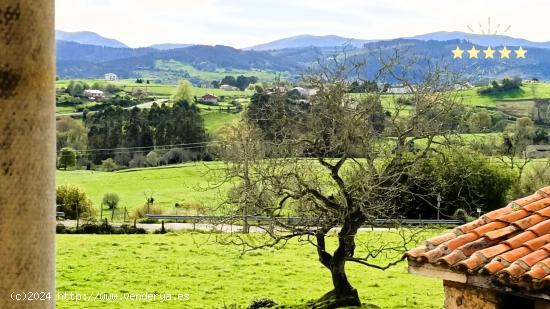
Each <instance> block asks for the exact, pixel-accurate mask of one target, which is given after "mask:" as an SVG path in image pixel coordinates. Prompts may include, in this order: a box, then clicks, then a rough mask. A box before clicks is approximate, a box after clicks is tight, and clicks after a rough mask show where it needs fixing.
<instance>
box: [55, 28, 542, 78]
mask: <svg viewBox="0 0 550 309" xmlns="http://www.w3.org/2000/svg"><path fill="white" fill-rule="evenodd" d="M461 36H464V37H463V38H458V39H455V37H461ZM298 38H301V39H297V41H294V42H292V41H284V40H283V42H282V43H281V42H279V43H276V44H275V43H273V44H271V45H269V46H267V45H262V46H260V47H256V48H260V49H263V48H266V49H267V50H256V49H254V50H251V49H245V50H241V49H236V48H233V47H228V46H222V45H217V46H209V45H192V46H188V47H182V48H177V49H166V50H160V49H158V48H151V47H147V48H137V49H132V48H112V47H104V46H96V45H86V44H79V43H75V42H66V41H58V42H57V72H58V75H59V76H60V77H61V78H74V79H78V78H99V77H102V76H103V74H105V73H107V72H113V73H116V74H117V75H119V77H121V78H136V77H143V76H147V78H154V79H161V80H168V81H175V80H178V79H181V78H188V79H190V80H192V81H193V82H195V83H198V84H200V83H202V82H203V81H204V80H202V79H201V78H205V77H202V76H212V74H210V75H208V74H200V73H197V71H200V72H210V73H212V72H218V71H224V72H231V71H233V70H241V71H250V70H261V71H269V72H270V73H279V72H285V73H289V74H287V75H288V76H299V75H300V73H303V72H304V70H305V69H307V68H310V67H312V66H315V64H316V62H317V60H319V59H323V58H326V57H327V56H328V55H333V54H334V53H335V52H338V51H337V50H336V49H335V48H334V46H333V47H332V48H331V47H328V46H329V45H332V44H339V43H341V45H340V46H342V45H345V44H346V43H350V42H353V43H354V44H355V45H354V46H355V47H354V50H353V52H352V53H350V54H349V55H348V56H351V57H363V58H367V59H366V60H367V63H368V67H367V70H366V71H365V74H366V77H368V78H372V76H369V75H368V74H371V73H372V72H376V71H377V70H378V67H377V66H379V65H380V64H379V63H378V61H377V59H376V57H377V56H376V55H379V53H378V51H382V52H383V54H384V53H385V54H387V55H389V54H390V53H392V52H394V51H395V50H396V49H397V50H402V51H403V54H404V55H405V56H407V57H408V56H412V55H417V56H419V57H421V58H422V59H425V61H432V62H440V63H449V64H450V65H451V68H455V69H457V70H461V72H465V73H467V75H468V76H470V78H472V79H477V78H479V76H480V75H483V77H486V78H500V77H506V76H515V75H518V76H521V77H523V78H538V79H540V80H550V46H546V44H547V43H536V42H529V41H526V40H522V39H513V38H509V37H498V36H494V37H493V36H487V37H478V36H475V35H469V34H465V33H461V32H452V33H448V32H437V33H432V34H426V35H422V36H418V37H417V38H415V39H395V40H385V41H373V42H368V41H365V40H354V41H350V40H349V39H345V38H342V37H336V36H327V37H313V36H305V37H304V36H300V37H298ZM308 38H309V39H312V38H313V39H312V40H309V39H308ZM446 38H453V39H451V40H445V39H446ZM476 40H477V41H478V42H481V43H475V42H474V41H476ZM472 42H473V43H472ZM310 43H311V44H313V43H315V44H318V45H321V46H311V44H310ZM308 44H309V45H308ZM472 44H474V45H476V47H477V48H478V49H480V50H481V49H485V48H486V46H489V45H490V46H491V47H493V48H494V49H497V48H499V47H501V46H502V45H503V44H506V45H507V46H508V48H509V49H515V48H517V47H518V46H522V47H524V48H526V49H528V53H527V58H526V59H515V58H512V59H509V60H506V61H502V60H500V59H498V58H496V59H487V60H486V59H477V60H475V59H473V60H470V59H462V60H453V59H452V56H451V50H452V49H454V48H456V46H457V45H460V46H461V47H462V48H463V49H467V48H470V47H471V45H472ZM530 44H531V45H530ZM533 44H534V45H533ZM537 44H538V45H537ZM302 45H307V46H305V47H292V46H302ZM532 45H533V46H532ZM548 45H550V44H548ZM177 46H178V47H180V45H177ZM537 46H541V47H537ZM283 47H284V48H283ZM373 51H377V52H376V53H373ZM172 60H173V61H174V66H166V62H170V61H172ZM419 66H422V63H421V64H419ZM418 69H419V70H420V71H421V69H422V68H418ZM369 72H370V73H369ZM480 72H483V74H480ZM208 78H210V79H212V77H208Z"/></svg>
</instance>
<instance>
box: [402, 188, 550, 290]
mask: <svg viewBox="0 0 550 309" xmlns="http://www.w3.org/2000/svg"><path fill="white" fill-rule="evenodd" d="M405 256H406V257H407V258H408V259H409V260H410V261H413V260H414V261H416V262H418V263H430V264H435V265H440V266H444V267H448V268H450V269H451V270H453V271H456V272H466V273H469V274H471V273H481V274H484V275H485V276H491V277H493V278H495V279H497V278H498V280H499V281H500V282H501V283H503V284H505V285H514V286H515V287H518V288H524V287H525V283H527V286H529V288H530V289H548V287H550V186H549V187H545V188H542V189H540V190H538V191H537V193H535V194H532V195H529V196H527V197H524V198H521V199H518V200H515V201H513V202H512V203H510V204H509V205H508V206H506V207H503V208H500V209H497V210H494V211H491V212H489V213H487V214H485V215H484V216H482V217H481V218H479V219H477V220H475V221H472V222H470V223H467V224H464V225H462V226H459V227H457V228H455V229H454V230H452V231H451V232H448V233H446V234H443V235H441V236H438V237H434V238H432V239H430V240H428V241H426V244H425V245H424V246H420V247H418V248H415V249H413V250H410V251H409V252H407V253H406V254H405ZM520 281H522V282H524V283H523V284H522V285H520V284H519V282H520Z"/></svg>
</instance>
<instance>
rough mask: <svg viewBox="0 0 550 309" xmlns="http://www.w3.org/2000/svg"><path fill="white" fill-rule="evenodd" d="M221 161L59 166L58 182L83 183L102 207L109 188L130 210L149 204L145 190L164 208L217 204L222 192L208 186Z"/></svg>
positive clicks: (90, 195) (92, 198)
mask: <svg viewBox="0 0 550 309" xmlns="http://www.w3.org/2000/svg"><path fill="white" fill-rule="evenodd" d="M219 164H221V163H189V164H183V165H175V166H169V167H162V168H147V169H131V170H123V171H119V172H112V173H110V172H100V171H84V170H78V171H61V170H58V171H57V177H56V180H57V185H58V186H59V185H63V184H69V185H76V186H78V187H80V188H81V189H82V190H84V192H86V193H87V194H88V197H89V198H90V199H91V200H92V202H93V204H94V206H95V207H96V208H97V209H98V210H99V207H100V205H101V200H102V198H103V195H104V194H105V193H107V192H115V193H117V194H118V195H119V196H120V207H121V208H124V207H126V208H127V209H128V211H131V210H132V209H134V208H136V207H139V206H143V205H144V204H145V202H146V199H145V195H144V194H145V193H147V194H151V193H152V195H153V197H154V198H155V204H156V205H159V206H161V207H164V208H170V209H173V208H174V205H175V204H176V203H179V204H182V205H196V204H205V205H208V206H215V205H217V204H218V202H219V198H218V197H219V196H220V194H219V193H220V192H219V191H218V190H216V189H210V190H208V188H211V186H210V184H209V182H208V174H209V173H210V169H212V168H216V166H219ZM222 190H223V188H222ZM224 192H225V191H224Z"/></svg>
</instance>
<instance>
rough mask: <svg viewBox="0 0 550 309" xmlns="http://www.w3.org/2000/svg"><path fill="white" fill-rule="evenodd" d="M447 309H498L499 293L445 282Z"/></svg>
mask: <svg viewBox="0 0 550 309" xmlns="http://www.w3.org/2000/svg"><path fill="white" fill-rule="evenodd" d="M443 287H444V289H445V309H498V308H499V303H500V296H499V293H497V292H494V291H491V290H487V289H482V288H478V287H474V286H471V285H466V284H462V283H456V282H452V281H443Z"/></svg>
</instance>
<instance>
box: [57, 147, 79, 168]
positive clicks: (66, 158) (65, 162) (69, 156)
mask: <svg viewBox="0 0 550 309" xmlns="http://www.w3.org/2000/svg"><path fill="white" fill-rule="evenodd" d="M75 165H76V152H75V151H74V149H72V148H70V147H65V148H63V149H61V155H60V156H59V167H60V168H64V169H65V170H66V169H67V168H69V167H73V166H75Z"/></svg>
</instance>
